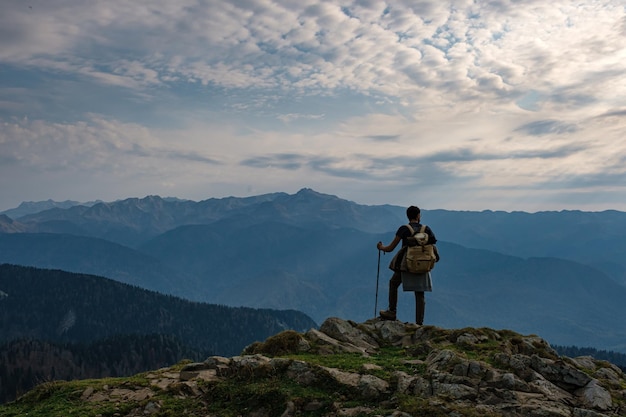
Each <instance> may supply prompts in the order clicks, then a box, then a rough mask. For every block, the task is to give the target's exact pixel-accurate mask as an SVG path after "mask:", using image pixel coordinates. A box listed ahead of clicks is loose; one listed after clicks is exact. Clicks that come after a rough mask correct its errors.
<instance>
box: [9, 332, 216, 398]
mask: <svg viewBox="0 0 626 417" xmlns="http://www.w3.org/2000/svg"><path fill="white" fill-rule="evenodd" d="M208 355H209V353H208V352H200V351H196V350H193V349H190V348H189V347H187V346H183V345H182V344H181V342H180V341H179V340H177V339H175V338H173V337H171V336H166V335H126V336H114V337H111V338H109V339H104V340H98V341H96V342H93V343H89V344H74V343H54V342H46V341H42V340H36V339H19V340H12V341H10V342H5V343H2V344H0V403H3V402H7V401H11V400H14V399H15V398H17V397H18V396H20V395H21V394H24V393H25V392H27V391H28V390H30V389H31V388H33V387H34V386H35V385H38V384H41V383H43V382H49V381H54V380H65V381H69V380H73V379H86V378H105V377H117V376H128V375H134V374H136V373H138V372H143V371H147V370H151V369H159V368H161V367H165V366H171V365H172V364H174V363H178V362H179V361H181V360H182V359H189V360H196V361H201V360H204V359H205V358H206V357H207V356H208Z"/></svg>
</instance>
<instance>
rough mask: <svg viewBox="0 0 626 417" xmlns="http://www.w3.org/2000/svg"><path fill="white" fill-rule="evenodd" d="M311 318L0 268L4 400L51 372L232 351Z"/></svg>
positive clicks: (70, 374) (94, 373) (110, 371)
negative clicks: (213, 303) (194, 300)
mask: <svg viewBox="0 0 626 417" xmlns="http://www.w3.org/2000/svg"><path fill="white" fill-rule="evenodd" d="M316 326H317V325H316V323H315V322H314V321H313V320H312V319H310V318H309V317H308V316H306V315H305V314H303V313H301V312H298V311H293V310H285V311H278V310H269V309H253V308H243V307H241V308H234V307H226V306H220V305H210V304H205V303H196V302H190V301H186V300H183V299H180V298H176V297H173V296H166V295H162V294H159V293H156V292H153V291H148V290H144V289H141V288H138V287H133V286H130V285H127V284H122V283H120V282H116V281H113V280H110V279H107V278H103V277H97V276H93V275H85V274H75V273H69V272H65V271H60V270H46V269H38V268H32V267H22V266H15V265H8V264H3V265H0V329H2V332H1V333H0V344H1V345H0V362H1V364H2V366H0V399H2V398H4V399H10V398H13V396H14V395H15V394H16V393H19V392H23V391H24V390H26V389H28V388H30V387H32V386H33V385H34V384H36V383H39V382H43V381H48V380H52V379H71V378H86V377H104V376H115V375H130V374H133V373H136V372H139V371H140V370H146V369H156V368H159V367H162V366H165V365H172V364H173V363H175V362H178V361H180V360H181V359H192V360H200V359H202V358H203V357H206V356H208V355H211V354H215V355H236V354H239V353H241V351H242V350H243V349H244V348H245V347H246V346H247V345H249V344H250V343H252V342H255V341H259V340H264V339H266V338H267V337H269V336H271V335H274V334H276V333H279V332H281V331H283V330H287V329H293V330H297V331H306V330H308V329H310V328H312V327H316Z"/></svg>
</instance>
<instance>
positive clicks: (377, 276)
mask: <svg viewBox="0 0 626 417" xmlns="http://www.w3.org/2000/svg"><path fill="white" fill-rule="evenodd" d="M379 277H380V249H378V270H377V271H376V302H375V303H374V318H376V317H377V316H378V315H377V314H376V312H377V311H378V279H379Z"/></svg>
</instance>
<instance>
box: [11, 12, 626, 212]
mask: <svg viewBox="0 0 626 417" xmlns="http://www.w3.org/2000/svg"><path fill="white" fill-rule="evenodd" d="M624 103H626V11H625V8H624V5H623V2H622V1H621V0H613V1H611V0H609V1H604V2H602V3H598V2H596V1H592V0H583V1H578V2H573V1H571V0H556V1H554V2H550V3H547V2H544V1H540V0H529V1H524V2H517V1H513V0H503V1H499V2H491V1H487V0H484V1H482V0H478V1H434V0H432V1H417V2H407V1H401V0H398V1H394V2H362V1H356V0H355V1H342V2H338V1H330V0H329V1H317V0H316V1H313V0H303V1H300V2H293V1H289V0H283V1H266V0H250V1H246V2H228V1H218V0H181V1H177V2H171V1H167V0H150V1H147V0H138V1H134V2H127V1H125V0H124V1H122V0H110V1H107V2H83V1H79V0H53V1H44V0H34V1H31V2H28V3H24V2H22V1H19V0H7V1H5V2H3V6H2V13H0V155H2V156H1V158H2V160H3V163H2V164H1V166H0V186H2V189H3V190H6V192H3V193H2V194H3V195H2V197H1V198H0V205H1V206H4V207H6V208H8V207H10V206H14V205H17V204H18V203H19V202H20V201H21V200H38V199H47V198H57V199H74V200H77V199H78V200H81V199H82V200H94V199H99V198H102V199H115V198H123V197H126V196H136V195H138V194H139V195H146V194H166V193H167V194H176V195H177V196H179V197H183V198H196V199H202V198H206V197H209V196H220V195H232V194H239V195H241V194H250V193H257V192H269V191H295V190H297V189H299V188H301V187H303V186H307V187H312V188H316V189H319V190H320V191H323V192H329V193H332V194H336V195H340V196H343V197H346V198H351V199H355V200H357V201H360V202H364V203H387V202H390V203H396V204H409V203H411V204H412V203H416V202H419V200H423V201H428V204H429V206H430V207H431V208H434V207H442V208H459V209H484V208H491V209H516V210H517V209H526V210H538V209H562V208H580V209H585V208H588V209H603V208H622V209H626V200H620V199H619V198H616V197H615V194H616V193H621V195H626V194H625V193H623V191H624V190H623V185H621V184H624V183H623V181H621V179H623V176H624V173H625V172H626V168H624V163H623V162H624V159H625V158H626V143H624V141H623V132H624V130H625V128H626V118H625V117H624V115H625V114H626V107H625V105H624ZM547 160H549V161H550V163H549V164H546V161H547ZM51 173H54V174H53V175H52V174H51ZM76 178H81V179H82V180H83V183H79V182H78V181H77V180H76ZM415 184H419V187H418V188H419V189H417V188H416V187H415ZM70 185H71V186H70ZM46 193H47V194H46ZM95 193H97V194H95ZM207 194H210V195H207ZM560 196H563V199H560ZM576 197H577V198H576ZM416 200H417V201H416ZM0 208H1V207H0Z"/></svg>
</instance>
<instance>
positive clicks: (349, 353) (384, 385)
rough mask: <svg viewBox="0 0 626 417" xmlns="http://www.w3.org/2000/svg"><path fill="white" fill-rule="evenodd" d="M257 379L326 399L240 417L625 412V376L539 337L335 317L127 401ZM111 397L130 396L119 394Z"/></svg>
mask: <svg viewBox="0 0 626 417" xmlns="http://www.w3.org/2000/svg"><path fill="white" fill-rule="evenodd" d="M264 381H266V382H267V384H268V385H273V384H278V382H277V381H287V382H288V385H289V386H294V387H296V388H294V392H297V391H298V390H306V389H310V390H311V391H310V392H313V393H315V392H320V393H321V392H324V393H327V394H324V395H322V394H320V395H319V396H317V397H316V395H314V394H310V393H309V394H306V395H303V394H295V393H294V394H289V395H282V394H281V395H282V396H279V397H277V398H280V401H281V402H282V404H278V405H277V404H274V405H273V407H274V409H273V410H274V411H271V410H270V408H268V407H270V406H269V405H264V403H263V402H262V401H260V400H259V401H257V402H254V404H255V405H254V406H251V405H247V408H246V410H248V411H247V413H248V414H245V413H244V415H250V416H259V417H261V416H270V415H281V416H282V417H289V416H300V415H309V414H307V413H317V414H315V415H324V416H329V417H330V416H396V417H398V416H403V417H410V416H418V415H435V416H532V417H605V416H624V415H626V405H625V404H626V379H625V375H624V373H623V372H622V370H621V369H620V368H619V367H617V366H615V365H612V364H610V363H608V362H604V361H598V360H594V359H592V358H590V357H581V358H567V357H560V356H559V355H558V354H557V353H556V352H555V351H554V350H553V349H552V348H551V347H550V345H549V344H548V343H547V342H546V341H545V340H543V339H541V338H539V337H536V336H522V335H519V334H517V333H514V332H511V331H495V330H492V329H486V328H483V329H473V328H467V329H459V330H446V329H441V328H437V327H433V326H417V325H414V324H410V323H401V322H399V321H381V320H378V319H375V320H370V321H367V322H365V323H355V322H352V321H346V320H342V319H339V318H329V319H327V320H326V321H325V322H324V323H323V324H322V326H321V327H320V329H319V330H316V329H311V330H309V331H308V332H306V333H303V334H301V333H297V332H294V331H286V332H283V333H280V334H277V335H275V336H273V337H270V338H269V339H267V340H266V341H264V342H258V343H254V344H253V345H250V346H248V347H247V348H246V349H245V351H244V352H243V353H242V355H241V356H235V357H231V358H225V357H219V356H214V357H210V358H208V359H207V360H205V361H204V362H202V363H191V364H187V365H185V366H183V367H182V368H181V369H179V370H178V371H176V372H175V371H172V370H171V369H170V370H167V372H162V373H160V374H159V373H154V374H153V375H152V379H151V383H150V388H146V387H142V388H141V392H140V393H138V394H135V395H141V396H142V397H143V398H146V401H147V402H146V404H145V405H144V406H143V408H142V409H141V410H139V409H137V410H135V412H136V413H137V414H136V415H149V414H151V413H152V412H153V410H159V409H160V407H161V404H160V403H159V401H158V400H155V398H153V395H152V394H151V393H150V390H166V391H173V392H175V393H176V395H178V396H181V397H196V398H201V399H203V401H205V402H207V403H211V401H216V398H215V397H212V396H214V395H217V394H216V392H217V390H216V389H215V387H216V386H218V385H219V384H220V383H226V382H230V383H234V384H235V386H236V385H237V384H243V385H245V384H263V383H264ZM155 392H156V391H155ZM282 392H283V391H281V393H282ZM111 395H113V390H111ZM116 395H118V397H119V396H121V395H126V396H131V393H129V392H122V391H121V390H118V391H117V392H116ZM229 395H233V396H235V394H232V393H231V394H229ZM326 395H327V396H326ZM82 397H83V399H84V400H85V401H93V400H95V399H98V400H101V399H102V397H103V393H102V391H101V390H100V391H98V390H93V389H89V388H88V389H87V390H85V392H83V393H82ZM329 398H333V399H334V400H333V401H329ZM274 402H276V399H275V398H274ZM276 407H279V409H280V413H279V414H276V411H275V410H276ZM281 413H282V414H281ZM128 415H131V414H128ZM206 415H213V414H210V413H207V414H206Z"/></svg>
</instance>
